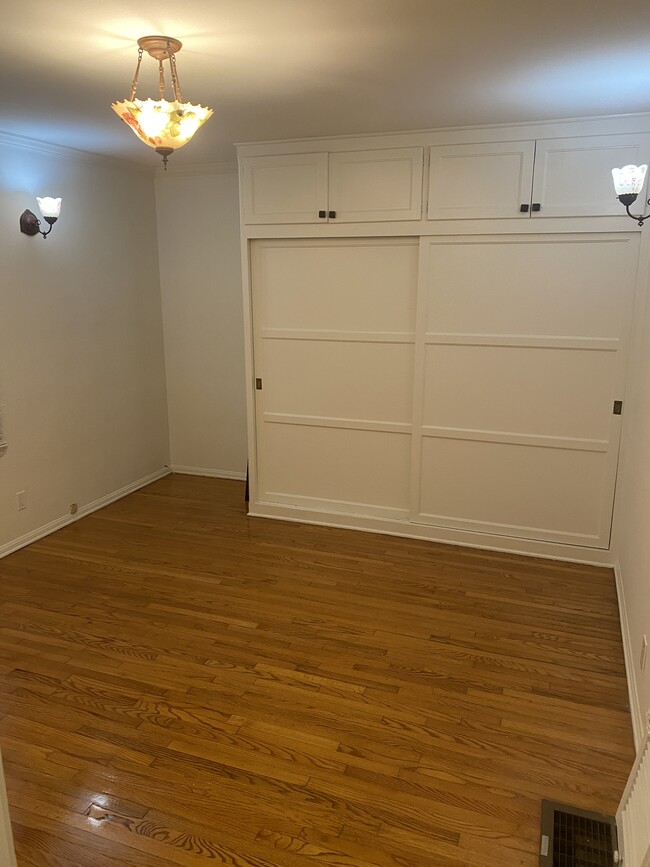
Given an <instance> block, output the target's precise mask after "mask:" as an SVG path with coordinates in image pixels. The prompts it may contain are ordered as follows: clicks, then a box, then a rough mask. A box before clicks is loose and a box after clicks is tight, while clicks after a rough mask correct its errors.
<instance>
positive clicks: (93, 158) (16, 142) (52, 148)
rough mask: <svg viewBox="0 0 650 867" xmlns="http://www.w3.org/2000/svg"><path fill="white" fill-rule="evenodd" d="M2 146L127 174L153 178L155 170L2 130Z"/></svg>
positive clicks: (0, 137)
mask: <svg viewBox="0 0 650 867" xmlns="http://www.w3.org/2000/svg"><path fill="white" fill-rule="evenodd" d="M0 144H4V145H8V146H9V147H15V148H20V149H21V150H29V151H38V152H39V153H42V154H47V155H48V156H55V157H65V158H67V159H71V160H76V161H77V162H79V160H83V161H84V162H89V163H93V164H95V165H96V164H97V163H99V164H101V165H103V166H109V167H110V168H113V169H120V170H122V171H127V172H135V173H136V174H139V175H147V176H150V177H153V175H154V171H155V169H153V168H152V167H151V166H150V165H149V164H145V163H136V162H133V161H131V160H128V159H121V158H119V157H111V156H107V155H106V154H99V153H95V152H93V151H84V150H77V149H76V148H71V147H66V146H65V145H57V144H53V143H52V142H46V141H40V140H38V139H34V138H27V137H26V136H22V135H16V134H15V133H12V132H6V131H5V130H0Z"/></svg>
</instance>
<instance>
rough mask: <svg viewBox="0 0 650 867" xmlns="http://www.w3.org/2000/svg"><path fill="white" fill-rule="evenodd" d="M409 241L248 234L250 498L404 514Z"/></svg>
mask: <svg viewBox="0 0 650 867" xmlns="http://www.w3.org/2000/svg"><path fill="white" fill-rule="evenodd" d="M417 269H418V243H417V240H416V239H410V238H406V239H404V238H379V239H376V238H373V239H368V240H350V239H343V240H340V239H334V238H328V239H323V240H304V239H303V240H295V239H291V240H264V241H253V242H252V244H251V270H252V287H253V328H254V365H255V377H256V379H257V380H258V386H261V388H258V390H256V430H257V453H258V500H259V501H260V502H267V503H276V504H284V505H287V506H300V507H304V508H309V509H316V510H320V511H326V512H339V513H341V512H343V513H346V514H353V515H355V514H356V515H371V516H378V517H386V518H397V519H402V520H405V519H408V515H409V508H410V490H409V483H410V462H411V430H412V425H411V422H412V394H413V385H412V384H413V355H414V344H415V309H416V295H417Z"/></svg>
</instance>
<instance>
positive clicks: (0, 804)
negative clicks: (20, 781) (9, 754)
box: [0, 756, 16, 867]
mask: <svg viewBox="0 0 650 867" xmlns="http://www.w3.org/2000/svg"><path fill="white" fill-rule="evenodd" d="M0 864H2V865H3V867H16V853H15V851H14V841H13V837H12V833H11V817H10V815H9V804H8V801H7V786H6V783H5V776H4V770H3V768H2V756H0Z"/></svg>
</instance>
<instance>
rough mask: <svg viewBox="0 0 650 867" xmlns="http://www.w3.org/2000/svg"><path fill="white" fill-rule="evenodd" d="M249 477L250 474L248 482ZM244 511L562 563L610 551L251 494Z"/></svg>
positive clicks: (595, 560)
mask: <svg viewBox="0 0 650 867" xmlns="http://www.w3.org/2000/svg"><path fill="white" fill-rule="evenodd" d="M252 481H253V477H252V476H251V482H252ZM248 514H249V515H250V516H251V517H252V518H274V519H277V520H281V521H295V522H296V523H299V524H316V525H318V526H323V527H338V528H339V529H345V530H359V531H361V532H362V533H382V534H384V535H386V536H400V537H402V538H405V539H422V540H424V541H426V542H440V543H442V544H444V545H458V546H460V547H461V548H478V549H479V550H482V551H500V552H502V553H504V554H521V555H523V556H526V557H541V558H542V559H544V560H561V561H562V562H565V563H584V564H586V565H588V566H609V567H611V566H612V557H611V553H610V551H609V550H607V549H595V548H586V547H583V546H580V545H569V544H561V543H559V542H537V541H534V540H531V539H514V538H510V537H507V536H493V535H491V534H489V533H479V532H472V531H470V530H456V529H453V528H448V527H432V526H429V525H426V524H416V523H411V522H410V521H407V520H404V521H399V520H390V519H386V518H379V517H367V516H365V515H364V516H360V515H355V514H345V513H343V512H328V511H324V510H322V509H321V510H316V509H306V508H297V507H293V506H289V505H286V506H284V505H277V504H275V503H268V502H255V501H254V500H253V499H252V498H251V501H250V507H249V512H248Z"/></svg>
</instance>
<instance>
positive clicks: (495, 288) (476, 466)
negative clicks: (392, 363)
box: [411, 233, 639, 548]
mask: <svg viewBox="0 0 650 867" xmlns="http://www.w3.org/2000/svg"><path fill="white" fill-rule="evenodd" d="M638 241H639V238H638V234H637V233H632V234H627V233H616V234H597V233H592V234H584V235H542V234H539V235H525V236H522V235H498V236H496V235H495V236H474V237H467V236H449V237H438V238H427V239H423V240H422V257H421V269H422V270H421V281H420V306H419V308H418V311H419V312H418V326H417V343H416V371H417V372H416V382H415V394H416V396H417V403H416V406H415V416H414V427H413V433H414V436H413V439H414V455H413V477H412V487H413V491H414V500H413V510H412V517H411V520H413V521H415V522H420V523H425V524H430V525H435V526H440V527H450V528H454V529H460V530H470V531H475V532H482V533H489V534H491V535H501V536H510V537H519V538H524V539H531V540H538V541H547V542H560V543H564V544H567V545H580V546H584V547H593V548H607V547H608V545H609V534H610V525H611V516H612V506H613V496H614V483H615V478H616V466H617V459H618V445H619V436H620V423H621V416H620V415H614V414H613V404H614V401H615V400H619V399H621V398H622V389H623V382H624V372H625V364H624V361H625V346H626V341H627V336H628V332H629V327H630V321H631V310H632V301H633V294H634V286H635V275H636V267H637V260H638Z"/></svg>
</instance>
